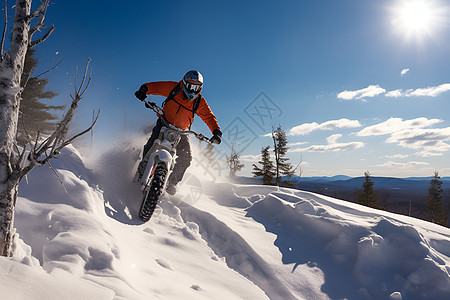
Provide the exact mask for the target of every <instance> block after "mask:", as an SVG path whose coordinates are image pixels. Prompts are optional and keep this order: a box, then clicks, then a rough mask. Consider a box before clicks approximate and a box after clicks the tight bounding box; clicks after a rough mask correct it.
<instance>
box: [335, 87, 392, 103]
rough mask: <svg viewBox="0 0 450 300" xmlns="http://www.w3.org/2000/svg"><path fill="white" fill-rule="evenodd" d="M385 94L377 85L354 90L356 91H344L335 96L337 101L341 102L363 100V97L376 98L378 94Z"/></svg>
mask: <svg viewBox="0 0 450 300" xmlns="http://www.w3.org/2000/svg"><path fill="white" fill-rule="evenodd" d="M385 92H386V90H385V89H383V88H382V87H380V86H379V85H378V84H377V85H369V86H368V87H366V88H363V89H360V90H356V91H347V90H345V91H343V92H340V93H339V94H338V95H337V97H338V98H339V99H343V100H353V99H363V98H365V97H369V98H372V97H375V96H378V95H379V94H383V93H385Z"/></svg>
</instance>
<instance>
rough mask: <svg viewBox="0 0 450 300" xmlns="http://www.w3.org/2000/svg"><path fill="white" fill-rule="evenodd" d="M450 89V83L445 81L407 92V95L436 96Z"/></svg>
mask: <svg viewBox="0 0 450 300" xmlns="http://www.w3.org/2000/svg"><path fill="white" fill-rule="evenodd" d="M447 91H450V83H444V84H441V85H438V86H432V87H427V88H420V89H416V90H414V91H411V92H408V93H406V96H408V97H409V96H431V97H436V96H438V95H439V94H442V93H444V92H447Z"/></svg>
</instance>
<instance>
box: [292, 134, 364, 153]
mask: <svg viewBox="0 0 450 300" xmlns="http://www.w3.org/2000/svg"><path fill="white" fill-rule="evenodd" d="M341 137H342V134H333V135H330V136H329V137H328V138H327V142H328V145H312V146H309V147H306V148H297V149H292V150H291V152H330V151H333V152H340V151H349V150H355V149H359V148H362V147H364V143H361V142H350V143H337V139H339V138H341Z"/></svg>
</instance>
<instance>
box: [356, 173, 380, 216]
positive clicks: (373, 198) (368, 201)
mask: <svg viewBox="0 0 450 300" xmlns="http://www.w3.org/2000/svg"><path fill="white" fill-rule="evenodd" d="M364 176H365V181H364V182H363V186H362V189H361V191H360V192H359V195H358V201H357V203H358V204H362V205H365V206H369V207H373V208H378V195H377V193H376V192H375V190H374V189H373V185H374V182H373V181H372V180H371V179H370V173H369V171H366V172H364Z"/></svg>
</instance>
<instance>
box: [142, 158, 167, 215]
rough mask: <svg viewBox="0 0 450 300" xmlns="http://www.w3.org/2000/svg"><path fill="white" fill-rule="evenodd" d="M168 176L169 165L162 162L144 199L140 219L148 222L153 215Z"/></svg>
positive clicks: (158, 165)
mask: <svg viewBox="0 0 450 300" xmlns="http://www.w3.org/2000/svg"><path fill="white" fill-rule="evenodd" d="M166 176H167V166H166V164H165V163H163V162H160V163H158V164H157V165H156V168H155V171H154V173H153V176H152V179H151V180H150V187H149V188H148V192H147V193H146V194H145V196H144V199H143V201H142V205H141V209H140V210H139V219H141V220H142V221H144V222H147V221H148V220H150V218H151V217H152V214H153V212H154V211H155V208H156V204H158V200H159V197H160V196H161V194H162V192H163V190H164V183H165V181H166Z"/></svg>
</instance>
